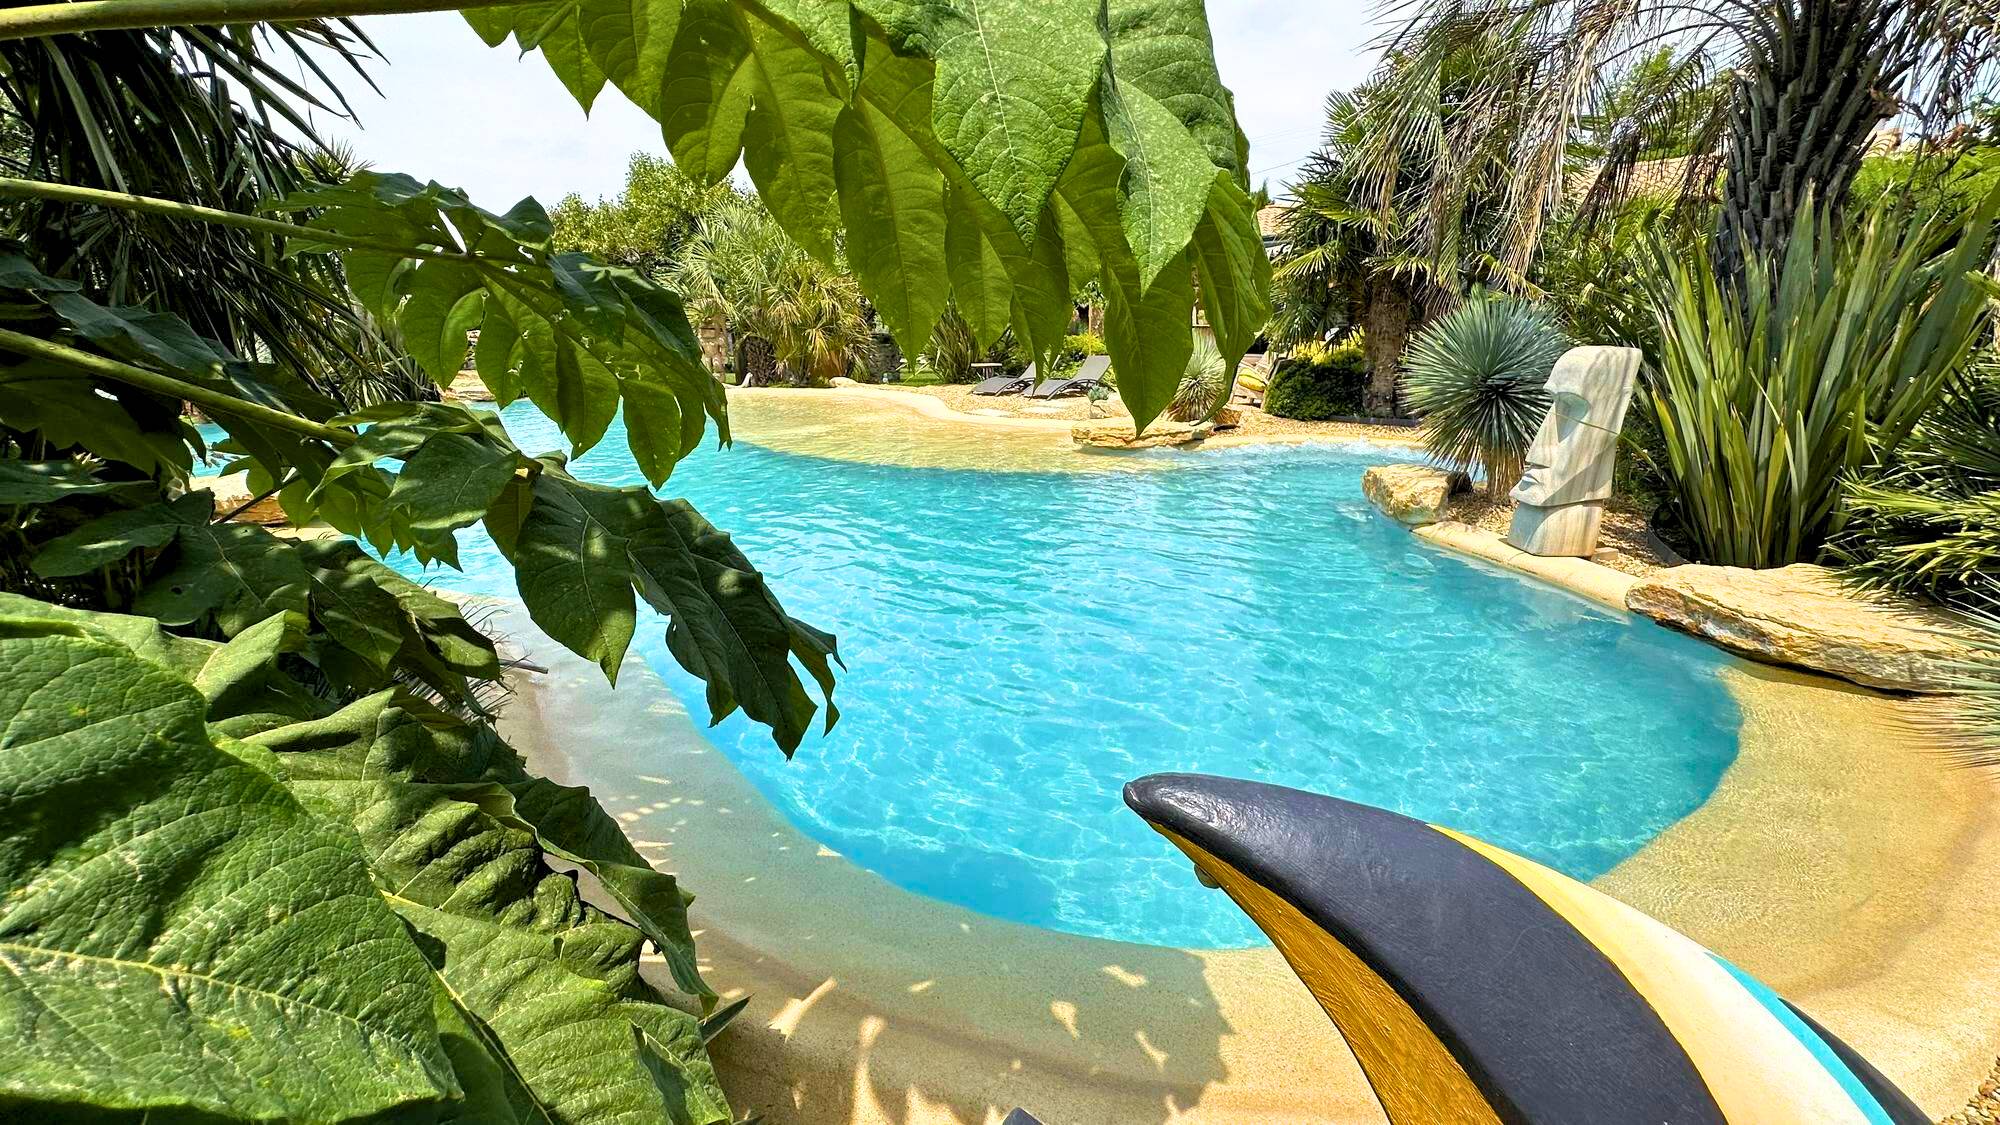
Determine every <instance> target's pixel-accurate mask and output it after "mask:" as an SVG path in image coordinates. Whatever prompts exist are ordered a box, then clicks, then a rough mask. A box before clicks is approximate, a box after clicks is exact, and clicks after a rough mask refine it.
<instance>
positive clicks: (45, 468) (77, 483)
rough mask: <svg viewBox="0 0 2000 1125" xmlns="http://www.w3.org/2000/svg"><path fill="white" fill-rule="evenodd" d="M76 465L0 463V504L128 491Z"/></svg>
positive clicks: (125, 484) (127, 487)
mask: <svg viewBox="0 0 2000 1125" xmlns="http://www.w3.org/2000/svg"><path fill="white" fill-rule="evenodd" d="M132 487H133V486H132V484H131V483H130V482H123V481H110V480H105V479H103V478H102V477H99V476H98V475H97V474H95V473H93V472H91V470H90V469H89V468H88V467H87V466H85V465H82V464H79V463H78V462H75V461H9V460H0V504H49V503H53V502H55V501H58V500H67V499H69V498H70V497H72V496H83V495H91V494H96V495H103V494H105V493H110V492H120V491H129V490H131V488H132Z"/></svg>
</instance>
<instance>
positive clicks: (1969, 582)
mask: <svg viewBox="0 0 2000 1125" xmlns="http://www.w3.org/2000/svg"><path fill="white" fill-rule="evenodd" d="M1875 460H1876V465H1877V468H1876V469H1875V471H1874V472H1872V473H1871V474H1869V475H1866V476H1861V475H1857V476H1854V477H1851V478H1850V479H1848V480H1847V481H1846V483H1845V484H1844V485H1843V486H1842V490H1841V504H1842V506H1843V508H1844V510H1845V512H1846V517H1847V523H1846V526H1845V527H1844V528H1843V529H1842V531H1841V532H1840V534H1838V535H1836V536H1835V537H1834V538H1833V540H1832V542H1831V544H1830V546H1831V549H1832V553H1833V555H1834V557H1835V558H1837V559H1839V560H1840V561H1841V562H1842V563H1844V564H1846V571H1845V574H1846V576H1847V577H1848V578H1850V579H1853V580H1856V581H1858V582H1859V583H1860V584H1861V585H1863V586H1864V587H1867V588H1871V589H1883V590H1893V591H1895V592H1897V593H1902V594H1909V595H1914V596H1917V597H1923V598H1929V599H1932V600H1934V601H1941V602H1946V603H1948V604H1952V605H1956V606H1960V607H1963V608H1968V609H1971V608H1993V607H2000V362H1996V361H1995V360H1993V359H1992V358H1991V357H1988V358H1986V359H1985V360H1983V361H1982V362H1980V363H1978V364H1975V365H1973V367H1972V368H1971V370H1969V371H1968V372H1967V374H1966V377H1965V378H1964V380H1963V381H1962V382H1959V383H1958V384H1956V385H1954V386H1953V387H1951V388H1950V389H1948V390H1947V391H1946V392H1945V394H1944V395H1943V397H1942V398H1940V399H1939V401H1938V404H1937V405H1936V406H1935V407H1933V408H1932V409H1931V411H1930V412H1929V413H1927V414H1925V415H1924V418H1923V421H1921V422H1919V423H1918V424H1917V428H1916V430H1915V431H1914V432H1912V433H1911V435H1910V439H1909V440H1908V441H1907V442H1904V443H1903V446H1902V448H1901V449H1900V450H1899V451H1898V452H1897V453H1896V455H1895V456H1894V457H1893V458H1883V457H1877V458H1876V459H1875Z"/></svg>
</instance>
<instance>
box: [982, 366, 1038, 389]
mask: <svg viewBox="0 0 2000 1125" xmlns="http://www.w3.org/2000/svg"><path fill="white" fill-rule="evenodd" d="M1034 385H1035V365H1034V364H1032V363H1031V364H1029V365H1028V369H1027V370H1026V371H1023V372H1021V373H1020V374H1019V375H995V376H993V377H992V378H991V379H981V380H980V381H979V383H978V384H977V385H976V386H974V387H973V388H972V393H973V394H976V395H1011V394H1018V393H1020V392H1021V391H1025V390H1027V389H1028V388H1029V387H1032V386H1034Z"/></svg>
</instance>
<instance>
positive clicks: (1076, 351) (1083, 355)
mask: <svg viewBox="0 0 2000 1125" xmlns="http://www.w3.org/2000/svg"><path fill="white" fill-rule="evenodd" d="M1103 354H1104V337H1102V336H1099V335H1098V334H1097V333H1095V332H1072V333H1070V334H1069V335H1067V336H1064V337H1063V355H1064V356H1066V357H1067V358H1070V359H1087V358H1089V357H1090V356H1094V355H1103Z"/></svg>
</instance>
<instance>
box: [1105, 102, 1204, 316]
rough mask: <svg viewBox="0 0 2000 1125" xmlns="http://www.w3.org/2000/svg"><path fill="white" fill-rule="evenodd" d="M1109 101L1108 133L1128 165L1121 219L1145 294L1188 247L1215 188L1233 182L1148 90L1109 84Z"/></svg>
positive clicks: (1122, 189) (1121, 190)
mask: <svg viewBox="0 0 2000 1125" xmlns="http://www.w3.org/2000/svg"><path fill="white" fill-rule="evenodd" d="M1103 102H1104V121H1105V126H1106V135H1107V136H1108V138H1109V140H1110V142H1111V148H1112V150H1113V151H1115V152H1117V153H1118V155H1119V156H1121V157H1123V158H1124V161H1125V166H1124V169H1123V171H1122V173H1121V175H1120V177H1119V187H1118V190H1119V195H1120V199H1119V202H1118V206H1117V212H1116V213H1117V214H1118V215H1119V216H1120V217H1121V218H1122V220H1123V225H1124V228H1125V245H1126V246H1127V247H1128V248H1129V249H1130V251H1131V257H1132V262H1133V265H1134V266H1135V268H1136V270H1137V278H1138V284H1139V287H1140V289H1141V290H1144V289H1146V288H1148V287H1150V286H1151V285H1152V284H1153V281H1154V279H1156V278H1158V277H1159V276H1160V271H1162V270H1164V269H1165V268H1166V267H1167V264H1168V263H1169V262H1172V261H1174V260H1175V259H1177V258H1179V257H1180V255H1181V252H1182V251H1183V250H1185V249H1186V248H1187V245H1188V243H1189V241H1191V240H1192V239H1193V237H1194V230H1195V225H1196V224H1197V223H1199V222H1200V221H1201V217H1202V212H1203V210H1204V209H1205V208H1206V207H1207V205H1208V195H1209V187H1210V185H1211V184H1213V183H1214V182H1215V181H1216V180H1217V179H1218V178H1226V176H1225V174H1224V173H1222V172H1219V171H1217V170H1216V169H1215V166H1214V165H1212V164H1210V163H1209V162H1208V157H1207V156H1206V155H1204V154H1203V153H1202V151H1201V146H1200V145H1198V144H1196V143H1195V140H1194V137H1193V136H1191V135H1190V134H1189V133H1188V131H1187V130H1186V129H1185V128H1183V127H1182V126H1181V123H1180V122H1179V121H1177V120H1176V119H1175V118H1174V115H1173V114H1172V113H1171V112H1169V111H1168V109H1167V107H1166V106H1164V105H1161V104H1160V103H1159V102H1158V101H1155V100H1154V99H1153V98H1152V96H1151V95H1149V94H1147V93H1146V92H1145V91H1143V90H1140V89H1137V88H1135V87H1130V86H1125V87H1112V86H1107V87H1106V89H1105V90H1104V93H1103Z"/></svg>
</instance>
